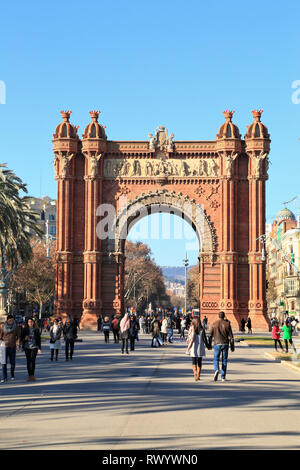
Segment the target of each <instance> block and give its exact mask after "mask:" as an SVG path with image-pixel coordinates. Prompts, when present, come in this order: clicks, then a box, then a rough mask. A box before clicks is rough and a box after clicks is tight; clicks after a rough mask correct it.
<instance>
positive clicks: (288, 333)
mask: <svg viewBox="0 0 300 470" xmlns="http://www.w3.org/2000/svg"><path fill="white" fill-rule="evenodd" d="M282 332H283V336H282V339H283V340H284V344H285V352H286V353H288V352H289V345H288V343H290V345H291V346H292V348H293V350H294V353H296V352H297V350H296V348H295V345H294V343H293V340H292V325H291V324H290V322H289V321H288V320H286V321H285V323H284V325H283V327H282Z"/></svg>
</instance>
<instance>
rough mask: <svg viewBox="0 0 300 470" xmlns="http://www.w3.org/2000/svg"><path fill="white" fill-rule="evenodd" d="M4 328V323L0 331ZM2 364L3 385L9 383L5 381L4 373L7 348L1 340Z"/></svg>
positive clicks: (0, 325)
mask: <svg viewBox="0 0 300 470" xmlns="http://www.w3.org/2000/svg"><path fill="white" fill-rule="evenodd" d="M3 328H4V323H3V322H2V323H0V331H1V330H3ZM0 364H1V371H2V377H1V383H4V382H6V381H7V379H6V380H4V378H3V377H4V376H5V371H4V366H6V347H5V342H4V341H3V340H2V339H0ZM6 375H7V370H6Z"/></svg>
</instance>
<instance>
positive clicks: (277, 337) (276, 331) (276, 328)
mask: <svg viewBox="0 0 300 470" xmlns="http://www.w3.org/2000/svg"><path fill="white" fill-rule="evenodd" d="M272 338H273V339H274V346H275V350H276V351H277V352H278V349H277V343H278V344H279V346H280V347H281V350H282V351H283V347H282V344H281V341H280V328H279V323H278V322H275V323H274V324H273V326H272Z"/></svg>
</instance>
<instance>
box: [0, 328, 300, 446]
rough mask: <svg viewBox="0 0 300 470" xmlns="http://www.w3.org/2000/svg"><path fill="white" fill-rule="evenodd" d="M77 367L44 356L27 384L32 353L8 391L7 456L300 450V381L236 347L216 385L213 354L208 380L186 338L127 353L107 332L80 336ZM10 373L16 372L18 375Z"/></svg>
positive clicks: (259, 354)
mask: <svg viewBox="0 0 300 470" xmlns="http://www.w3.org/2000/svg"><path fill="white" fill-rule="evenodd" d="M79 337H80V338H82V340H83V341H82V343H76V349H75V356H74V360H73V361H72V362H65V361H64V354H63V351H61V352H60V357H59V361H58V362H57V363H56V362H55V361H54V362H53V363H52V362H50V360H49V356H50V353H49V344H48V343H46V344H44V345H43V354H42V355H41V356H40V357H38V360H37V369H36V377H37V382H35V383H30V382H29V383H28V382H26V376H27V374H26V366H25V357H24V353H19V354H18V355H17V368H16V381H15V382H8V383H7V384H1V388H0V394H1V396H0V433H1V440H0V448H1V449H55V450H60V449H77V450H78V449H81V450H90V449H107V450H108V449H110V450H114V449H186V450H188V449H210V448H213V449H245V450H248V449H249V450H251V449H299V448H300V400H299V397H300V374H299V373H297V372H294V371H292V370H290V369H287V368H285V367H283V366H281V365H279V364H277V363H275V362H273V361H271V360H268V359H266V358H265V357H264V352H265V351H266V349H264V348H254V347H245V346H242V345H239V344H238V343H237V345H236V351H235V352H234V353H230V362H229V368H228V375H227V377H228V381H227V382H225V383H222V382H220V381H218V382H214V381H213V365H212V351H209V352H208V356H207V357H206V358H205V359H204V365H203V373H202V376H201V380H200V382H195V381H194V379H193V377H192V368H191V360H190V358H189V357H187V356H186V355H185V354H184V352H185V348H186V346H185V344H183V343H180V342H179V341H178V342H176V343H174V344H173V345H169V346H167V347H166V348H160V349H153V348H150V341H151V340H150V337H149V336H146V335H141V338H140V341H139V342H138V343H137V348H136V351H134V352H133V353H132V354H129V355H121V353H120V347H119V345H115V344H109V345H106V344H104V340H103V334H98V333H90V332H86V333H85V332H80V334H79ZM298 348H299V349H300V343H298ZM8 369H9V368H8Z"/></svg>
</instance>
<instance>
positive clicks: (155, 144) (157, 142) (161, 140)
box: [148, 126, 174, 152]
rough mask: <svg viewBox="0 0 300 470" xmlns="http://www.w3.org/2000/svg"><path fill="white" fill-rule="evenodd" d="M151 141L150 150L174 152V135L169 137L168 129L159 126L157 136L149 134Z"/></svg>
mask: <svg viewBox="0 0 300 470" xmlns="http://www.w3.org/2000/svg"><path fill="white" fill-rule="evenodd" d="M148 137H149V139H150V143H149V149H150V150H154V151H155V150H160V151H161V152H172V151H173V149H174V142H172V141H173V138H174V134H171V135H169V136H168V133H167V129H166V128H165V127H164V126H159V127H158V128H157V129H156V131H155V135H153V134H148Z"/></svg>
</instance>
